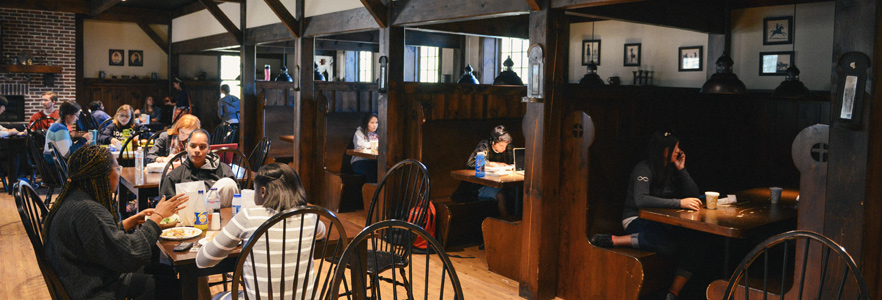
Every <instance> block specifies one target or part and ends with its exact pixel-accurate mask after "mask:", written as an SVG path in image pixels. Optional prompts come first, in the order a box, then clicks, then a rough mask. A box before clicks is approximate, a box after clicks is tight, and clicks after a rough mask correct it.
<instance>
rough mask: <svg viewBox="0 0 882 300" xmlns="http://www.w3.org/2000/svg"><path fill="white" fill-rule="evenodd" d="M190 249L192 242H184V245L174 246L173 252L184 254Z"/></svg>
mask: <svg viewBox="0 0 882 300" xmlns="http://www.w3.org/2000/svg"><path fill="white" fill-rule="evenodd" d="M190 247H193V242H185V243H180V244H178V245H177V246H175V249H174V250H175V252H184V251H187V250H190Z"/></svg>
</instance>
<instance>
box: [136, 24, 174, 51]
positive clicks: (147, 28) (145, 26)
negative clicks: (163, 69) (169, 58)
mask: <svg viewBox="0 0 882 300" xmlns="http://www.w3.org/2000/svg"><path fill="white" fill-rule="evenodd" d="M138 27H141V30H143V31H144V33H146V34H147V36H149V37H150V39H152V40H153V42H154V43H156V45H157V46H159V49H162V51H165V53H166V54H168V42H167V41H165V40H163V39H162V37H160V36H159V34H158V33H156V31H155V30H153V28H151V27H150V24H147V23H145V22H138Z"/></svg>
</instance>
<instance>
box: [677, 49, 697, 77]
mask: <svg viewBox="0 0 882 300" xmlns="http://www.w3.org/2000/svg"><path fill="white" fill-rule="evenodd" d="M703 50H704V46H689V47H680V51H679V52H678V56H677V59H678V60H679V62H680V63H678V64H677V70H679V71H680V72H690V71H701V70H702V69H704V68H703V67H702V66H704V55H703V53H702V51H703Z"/></svg>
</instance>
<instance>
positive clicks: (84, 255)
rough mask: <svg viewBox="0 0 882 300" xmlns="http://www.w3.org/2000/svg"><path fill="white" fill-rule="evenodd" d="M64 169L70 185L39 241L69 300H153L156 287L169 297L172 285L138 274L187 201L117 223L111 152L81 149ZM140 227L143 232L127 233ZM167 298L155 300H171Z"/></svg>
mask: <svg viewBox="0 0 882 300" xmlns="http://www.w3.org/2000/svg"><path fill="white" fill-rule="evenodd" d="M68 166H69V170H70V171H71V172H70V175H69V179H68V182H67V183H66V184H65V185H64V188H63V189H62V190H61V193H60V194H59V195H58V198H57V200H55V203H54V204H53V205H52V208H51V209H50V210H49V213H48V214H47V215H46V219H45V220H44V221H43V237H44V242H45V243H46V255H47V257H48V260H49V266H50V267H52V269H53V270H55V273H57V274H58V279H59V280H61V283H62V284H63V285H64V287H65V289H66V290H67V291H68V292H69V293H70V296H71V297H72V298H73V299H122V298H134V299H151V298H154V295H153V292H154V286H161V287H162V288H158V289H156V291H157V292H158V293H159V292H166V293H173V292H174V290H175V287H176V286H177V283H176V281H175V279H172V278H162V277H160V276H150V275H145V274H142V273H140V272H138V271H139V270H140V269H142V267H144V266H145V265H147V264H148V263H150V261H151V257H152V252H153V249H152V248H153V245H155V244H156V241H157V240H158V239H159V234H160V233H161V232H160V228H159V225H158V224H159V222H160V221H161V220H162V219H163V217H164V216H171V215H173V214H174V213H175V212H176V211H178V210H180V209H181V208H183V207H182V204H184V203H185V202H186V201H187V197H186V196H183V195H177V196H174V197H172V198H171V199H168V200H165V199H164V198H163V199H162V201H160V202H159V204H157V205H156V208H155V209H146V210H143V211H141V212H139V213H138V214H136V215H134V216H132V217H129V218H127V219H125V220H122V221H121V222H120V220H119V214H118V213H117V211H116V204H115V202H114V201H113V199H112V192H113V191H114V190H116V188H117V185H118V184H119V172H120V170H121V168H120V167H119V164H118V163H117V162H116V159H115V158H113V155H111V154H110V150H108V149H107V148H101V147H98V146H93V145H88V146H84V147H82V148H80V149H79V150H77V151H76V152H74V153H73V155H72V156H71V157H70V161H69V162H68ZM145 217H146V219H147V220H145ZM138 224H141V225H142V226H141V227H140V228H139V229H137V230H134V231H131V230H132V229H133V228H134V227H135V225H138ZM127 231H131V233H127ZM157 250H158V249H157ZM136 272H138V273H136ZM166 280H168V281H166ZM170 295H171V294H170ZM170 295H158V294H157V295H155V298H156V299H168V298H169V297H174V296H170ZM178 295H179V293H178Z"/></svg>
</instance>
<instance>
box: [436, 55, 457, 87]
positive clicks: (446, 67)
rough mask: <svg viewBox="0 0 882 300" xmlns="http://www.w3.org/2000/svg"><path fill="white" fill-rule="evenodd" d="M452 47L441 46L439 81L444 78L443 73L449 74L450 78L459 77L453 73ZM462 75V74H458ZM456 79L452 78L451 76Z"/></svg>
mask: <svg viewBox="0 0 882 300" xmlns="http://www.w3.org/2000/svg"><path fill="white" fill-rule="evenodd" d="M453 55H454V54H453V49H452V48H441V76H442V77H441V78H438V80H439V81H443V80H444V77H443V76H444V75H450V78H451V80H456V79H459V76H455V75H454V74H453V60H454V57H453ZM458 75H462V74H458ZM454 77H455V78H456V79H452V78H454Z"/></svg>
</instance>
